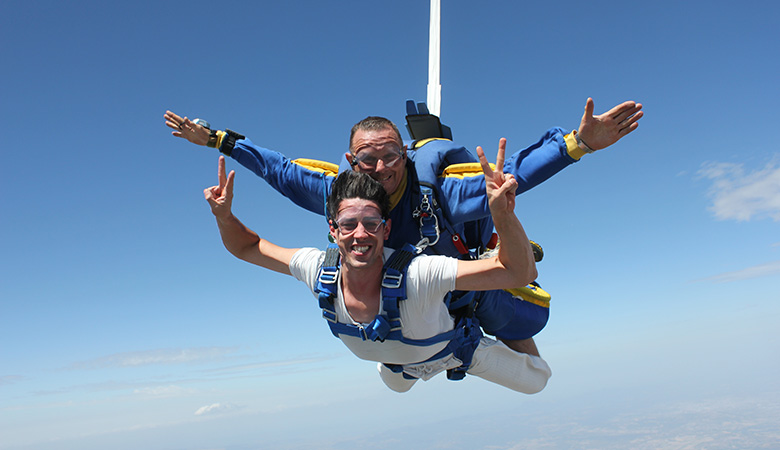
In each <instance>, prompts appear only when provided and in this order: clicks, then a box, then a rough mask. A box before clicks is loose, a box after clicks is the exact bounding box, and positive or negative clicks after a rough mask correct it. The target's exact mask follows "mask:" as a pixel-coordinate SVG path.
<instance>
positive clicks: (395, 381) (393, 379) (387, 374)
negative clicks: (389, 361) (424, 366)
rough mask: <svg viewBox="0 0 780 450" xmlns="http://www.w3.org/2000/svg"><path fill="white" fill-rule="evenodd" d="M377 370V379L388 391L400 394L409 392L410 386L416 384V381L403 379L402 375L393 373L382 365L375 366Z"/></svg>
mask: <svg viewBox="0 0 780 450" xmlns="http://www.w3.org/2000/svg"><path fill="white" fill-rule="evenodd" d="M377 370H378V371H379V377H380V378H382V382H383V383H385V386H387V387H388V388H389V389H390V390H392V391H395V392H398V393H401V394H402V393H404V392H409V390H410V389H411V388H412V386H414V383H415V382H417V380H416V379H415V380H410V379H407V378H405V377H404V374H403V373H395V372H393V371H392V370H390V369H388V368H387V366H385V365H384V364H382V363H379V364H377Z"/></svg>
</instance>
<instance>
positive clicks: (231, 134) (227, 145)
mask: <svg viewBox="0 0 780 450" xmlns="http://www.w3.org/2000/svg"><path fill="white" fill-rule="evenodd" d="M225 133H226V134H227V136H225V139H223V140H222V146H221V147H219V151H220V153H224V154H225V155H227V156H230V155H231V154H233V147H235V146H236V141H237V140H239V139H246V136H244V135H243V134H239V133H236V132H235V131H233V130H228V129H225Z"/></svg>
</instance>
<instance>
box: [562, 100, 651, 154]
mask: <svg viewBox="0 0 780 450" xmlns="http://www.w3.org/2000/svg"><path fill="white" fill-rule="evenodd" d="M594 108H595V105H594V103H593V99H592V98H588V101H587V102H585V113H584V114H583V115H582V120H581V121H580V128H579V129H578V131H577V134H578V135H579V138H580V140H581V142H584V147H585V148H583V150H586V151H587V150H591V151H595V150H601V149H602V148H606V147H609V146H610V145H612V144H614V143H615V142H617V141H619V140H620V139H621V138H622V137H623V136H625V135H627V134H628V133H631V132H632V131H634V130H636V129H637V127H638V126H639V122H638V121H639V119H641V118H642V116H643V115H644V113H643V112H642V104H641V103H637V102H633V101H629V102H623V103H621V104H619V105H617V106H615V107H614V108H612V109H610V110H609V111H607V112H605V113H604V114H599V115H598V116H594V115H593V110H594ZM581 147H583V145H581Z"/></svg>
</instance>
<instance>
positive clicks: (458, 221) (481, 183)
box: [230, 128, 582, 339]
mask: <svg viewBox="0 0 780 450" xmlns="http://www.w3.org/2000/svg"><path fill="white" fill-rule="evenodd" d="M458 147H459V146H458V145H457V144H455V143H454V142H452V141H449V140H443V139H437V140H433V141H430V142H428V143H426V144H425V145H423V146H422V147H420V148H418V149H416V150H409V151H408V152H407V154H408V156H409V157H408V158H407V163H406V164H407V181H406V187H405V191H404V193H403V195H402V196H401V198H400V200H399V201H398V202H397V203H396V204H394V205H392V206H393V208H392V210H391V211H390V219H391V220H392V224H393V227H392V228H391V231H390V237H389V239H388V240H386V241H385V246H386V247H387V248H401V247H402V246H403V244H406V243H410V244H412V245H414V244H416V243H417V242H418V241H419V240H420V228H419V223H418V221H417V220H415V219H413V217H412V212H413V211H414V210H415V209H416V208H417V207H418V206H419V205H420V200H419V198H420V185H419V180H418V168H417V167H416V165H415V159H417V158H416V156H417V153H418V152H422V151H434V152H446V151H448V150H451V149H454V148H458ZM578 151H579V148H578V147H577V144H576V141H575V140H574V138H573V137H572V134H571V133H569V134H566V132H565V131H564V130H563V129H561V128H552V129H550V130H548V131H547V132H546V133H545V134H544V135H543V136H542V137H541V138H540V139H539V140H538V141H537V142H536V143H534V144H533V145H531V146H529V147H527V148H525V149H523V150H520V151H518V152H515V153H514V154H512V155H511V156H509V157H508V158H506V159H505V161H504V172H505V173H511V174H513V175H514V176H515V179H516V180H517V182H518V185H519V186H518V189H517V194H520V193H522V192H525V191H527V190H529V189H531V188H533V187H535V186H537V185H539V184H541V183H542V182H544V181H545V180H547V179H548V178H550V177H551V176H553V175H554V174H556V173H558V172H559V171H561V170H562V169H563V168H565V167H566V166H568V165H570V164H572V163H574V162H576V161H577V160H578V159H579V157H581V156H582V153H578ZM230 156H231V157H232V158H233V159H235V160H236V161H237V162H238V163H239V164H241V165H242V166H244V167H246V168H247V169H249V170H251V171H252V172H254V173H255V174H257V175H258V176H260V177H261V178H263V179H264V180H265V181H266V182H268V184H269V185H270V186H271V187H272V188H274V189H275V190H277V191H278V192H279V193H281V194H282V195H284V196H285V197H287V198H289V199H290V200H292V201H293V203H295V204H296V205H298V206H300V207H303V208H305V209H307V210H309V211H311V212H314V213H317V214H320V215H323V216H324V215H325V214H326V212H325V211H326V210H325V199H326V198H327V194H328V193H329V192H330V184H331V183H332V182H333V181H334V180H335V176H336V171H335V170H332V169H330V168H324V167H325V166H326V165H325V164H322V165H319V166H318V165H317V164H314V165H312V164H311V163H312V161H307V160H295V161H293V160H290V159H289V158H287V157H285V156H284V155H282V154H281V153H278V152H275V151H271V150H268V149H265V148H261V147H258V146H256V145H254V144H253V143H252V142H251V141H250V140H249V139H239V140H238V141H236V144H235V147H234V148H233V150H232V152H231V153H230ZM332 166H334V167H335V165H332ZM474 167H475V170H473V171H472V172H470V173H462V172H460V173H456V174H447V173H446V171H445V173H444V175H443V176H439V177H437V178H436V182H435V183H434V189H435V191H436V198H437V200H438V202H439V206H440V207H441V210H442V214H443V216H444V217H443V219H444V222H445V223H444V224H440V228H441V237H440V239H439V241H438V243H437V244H436V245H433V246H430V247H428V248H426V250H425V253H429V254H441V255H447V256H452V257H460V256H461V252H460V251H459V250H458V248H457V247H456V246H455V244H454V243H453V241H452V239H451V237H452V234H453V232H454V233H457V234H459V236H461V237H463V238H466V240H467V242H469V246H470V247H477V246H484V244H485V243H487V242H488V240H489V239H490V237H491V236H492V233H493V221H492V218H491V216H490V209H489V207H488V203H487V197H486V194H485V179H484V175H483V174H482V171H481V168H479V165H478V164H476V165H475V166H474ZM419 169H420V170H422V171H430V170H434V171H436V170H438V168H429V167H420V168H419ZM473 243H477V244H478V245H472V244H473ZM468 295H473V296H476V299H477V308H476V311H475V315H476V317H477V319H479V322H480V325H481V326H482V328H483V329H484V330H485V332H487V333H489V334H492V335H494V336H496V337H498V338H502V339H526V338H530V337H532V336H534V335H535V334H536V333H538V332H539V331H541V329H542V328H544V326H545V325H546V323H547V319H548V317H549V307H546V306H540V305H537V304H534V303H531V302H527V301H523V300H521V299H519V298H517V297H514V296H513V295H512V294H510V293H508V292H506V291H503V290H497V291H487V292H484V293H469V294H468Z"/></svg>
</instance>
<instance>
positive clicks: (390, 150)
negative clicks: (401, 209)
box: [347, 127, 406, 195]
mask: <svg viewBox="0 0 780 450" xmlns="http://www.w3.org/2000/svg"><path fill="white" fill-rule="evenodd" d="M350 148H351V150H352V151H351V153H347V160H348V161H349V162H350V164H352V167H353V169H354V170H355V171H356V172H362V173H366V174H368V175H369V176H371V178H373V179H375V180H377V181H379V182H380V183H381V184H382V187H384V188H385V192H387V193H388V194H390V195H392V194H393V193H394V192H395V191H396V190H397V189H398V186H399V185H400V184H401V181H402V180H403V177H405V176H406V152H405V151H404V149H403V142H399V139H398V134H397V133H396V132H395V131H394V130H393V129H392V128H390V127H386V128H381V129H378V130H360V129H359V130H357V131H355V133H354V135H353V136H352V142H351V146H350ZM361 160H362V161H365V162H367V164H364V163H359V162H358V161H361Z"/></svg>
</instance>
